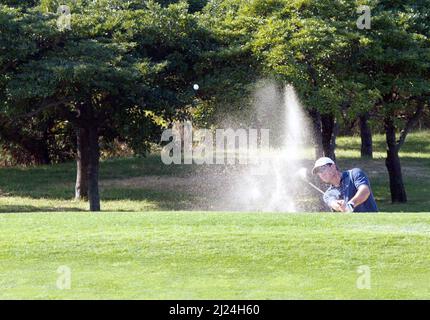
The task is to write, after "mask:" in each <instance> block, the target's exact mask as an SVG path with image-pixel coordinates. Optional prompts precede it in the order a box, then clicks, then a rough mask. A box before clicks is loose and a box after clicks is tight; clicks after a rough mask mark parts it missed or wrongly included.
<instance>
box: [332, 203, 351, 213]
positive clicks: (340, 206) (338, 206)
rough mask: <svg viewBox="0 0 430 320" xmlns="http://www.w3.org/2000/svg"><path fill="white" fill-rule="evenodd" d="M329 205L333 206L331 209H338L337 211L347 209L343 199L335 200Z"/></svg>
mask: <svg viewBox="0 0 430 320" xmlns="http://www.w3.org/2000/svg"><path fill="white" fill-rule="evenodd" d="M331 207H332V208H333V210H335V211H339V212H347V211H348V209H347V207H346V203H345V201H343V200H335V201H333V202H332V203H331Z"/></svg>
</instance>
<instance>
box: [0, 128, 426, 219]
mask: <svg viewBox="0 0 430 320" xmlns="http://www.w3.org/2000/svg"><path fill="white" fill-rule="evenodd" d="M384 139H385V138H384V136H383V135H375V136H374V151H375V153H374V154H375V159H373V160H362V159H360V138H359V137H339V138H338V140H337V144H338V146H337V151H336V153H337V158H338V164H339V166H340V167H341V168H342V169H347V168H353V167H360V168H363V169H364V170H365V171H366V172H367V173H368V175H369V177H370V179H371V183H372V188H373V191H374V194H375V197H376V199H377V201H378V206H379V208H380V210H382V211H389V212H398V211H407V212H411V211H412V212H419V211H430V197H428V194H429V192H430V184H429V182H428V181H429V179H430V131H423V132H416V133H411V134H409V136H408V138H407V140H406V143H405V145H404V146H403V148H402V151H401V153H400V155H401V161H402V165H403V173H404V181H405V185H406V191H407V194H408V198H409V201H408V203H406V204H391V200H390V191H389V184H388V174H387V171H386V168H385V163H384V157H385V140H384ZM308 163H309V164H310V163H311V161H308ZM310 165H311V164H310ZM210 167H211V170H213V167H214V166H210ZM206 169H207V166H206V167H205V166H198V165H170V166H166V165H164V164H163V163H162V162H161V159H160V156H159V155H157V154H153V155H150V156H148V157H146V158H122V159H111V160H105V161H102V163H101V172H100V178H101V180H102V181H110V180H120V179H130V178H136V177H141V178H142V179H143V180H144V179H145V177H148V176H151V177H154V176H156V177H186V176H191V175H196V174H198V173H199V172H200V171H204V170H206ZM75 170H76V168H75V163H73V162H70V163H64V164H60V165H53V166H41V167H31V168H0V195H1V196H0V212H34V211H45V212H46V211H80V210H87V209H88V205H87V203H85V202H76V201H74V200H72V199H73V195H74V180H75V175H76V172H75ZM101 196H102V199H103V203H102V209H103V210H106V211H148V210H190V208H191V207H192V204H193V203H196V202H197V201H202V200H203V201H204V199H201V195H200V196H199V195H198V194H196V193H195V192H192V191H191V190H188V189H187V188H186V187H178V188H177V189H176V190H174V191H172V190H161V189H160V188H155V187H153V186H151V185H150V184H148V185H145V186H135V185H132V184H130V185H127V184H125V185H122V186H121V187H119V186H117V185H115V184H109V183H107V184H105V185H103V186H102V187H101Z"/></svg>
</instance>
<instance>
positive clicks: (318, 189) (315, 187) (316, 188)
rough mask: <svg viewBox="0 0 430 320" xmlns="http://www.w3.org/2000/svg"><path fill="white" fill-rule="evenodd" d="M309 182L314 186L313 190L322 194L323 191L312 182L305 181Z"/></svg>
mask: <svg viewBox="0 0 430 320" xmlns="http://www.w3.org/2000/svg"><path fill="white" fill-rule="evenodd" d="M306 182H307V183H309V185H310V186H311V187H312V188H314V189H315V190H317V191H319V192H320V193H322V194H324V191H322V190H321V189H320V188H318V187H317V186H316V185H314V184H313V183H312V182H309V181H306Z"/></svg>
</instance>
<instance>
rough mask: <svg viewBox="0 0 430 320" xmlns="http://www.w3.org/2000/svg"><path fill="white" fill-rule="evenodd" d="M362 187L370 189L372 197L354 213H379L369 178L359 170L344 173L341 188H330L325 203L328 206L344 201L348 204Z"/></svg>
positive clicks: (325, 196)
mask: <svg viewBox="0 0 430 320" xmlns="http://www.w3.org/2000/svg"><path fill="white" fill-rule="evenodd" d="M361 185H367V186H368V187H369V189H370V195H369V198H367V200H366V201H365V202H363V203H362V204H360V205H358V206H356V207H355V208H354V212H378V207H377V206H376V201H375V198H374V197H373V192H372V189H371V188H370V182H369V178H368V177H367V175H366V174H365V173H364V171H363V170H361V169H358V168H354V169H351V170H347V171H344V172H342V176H341V179H340V186H339V187H335V186H333V185H332V186H330V187H329V188H328V189H327V191H326V192H325V193H324V196H323V198H324V202H325V203H326V204H327V205H328V204H329V203H330V202H331V201H333V200H344V201H345V203H346V202H348V201H349V200H351V199H352V198H353V197H354V196H355V194H356V193H357V190H358V187H359V186H361Z"/></svg>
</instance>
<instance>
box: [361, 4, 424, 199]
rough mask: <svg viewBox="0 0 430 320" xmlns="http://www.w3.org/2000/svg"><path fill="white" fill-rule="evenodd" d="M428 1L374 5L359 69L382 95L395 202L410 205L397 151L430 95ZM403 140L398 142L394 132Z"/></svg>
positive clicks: (377, 102)
mask: <svg viewBox="0 0 430 320" xmlns="http://www.w3.org/2000/svg"><path fill="white" fill-rule="evenodd" d="M429 9H430V6H429V4H428V2H424V1H422V2H415V1H402V2H401V3H392V2H389V1H380V2H377V3H376V2H375V3H374V6H373V8H372V29H371V30H369V31H368V32H366V33H365V34H364V35H363V36H362V38H361V39H360V42H361V50H360V52H359V53H358V55H357V62H358V63H357V66H358V68H360V69H361V70H360V71H361V73H362V74H366V75H367V77H366V79H364V77H363V82H365V83H366V85H367V86H368V87H373V88H375V89H376V90H377V91H378V98H377V99H375V108H376V109H377V112H378V114H379V115H380V118H381V120H382V123H383V124H384V130H385V135H386V143H387V158H386V161H385V163H386V167H387V170H388V174H389V179H390V191H391V200H392V202H406V201H407V196H406V190H405V186H404V183H403V175H402V169H401V163H400V157H399V151H400V148H401V147H402V145H403V143H404V142H405V140H406V137H407V134H408V132H409V131H410V130H411V129H412V128H413V127H414V125H415V124H416V123H417V122H418V119H419V118H420V116H421V115H422V113H423V110H424V108H425V105H427V104H428V95H429V71H430V69H429V64H428V60H427V59H423V58H422V57H429V56H430V46H429V38H428V37H429V35H430V33H429V30H430V29H429V28H430V26H429V24H428V20H426V19H428V18H427V17H428V14H429V12H430V10H429ZM401 127H403V129H402V130H401V131H400V137H399V138H398V140H396V131H397V129H398V128H401Z"/></svg>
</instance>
